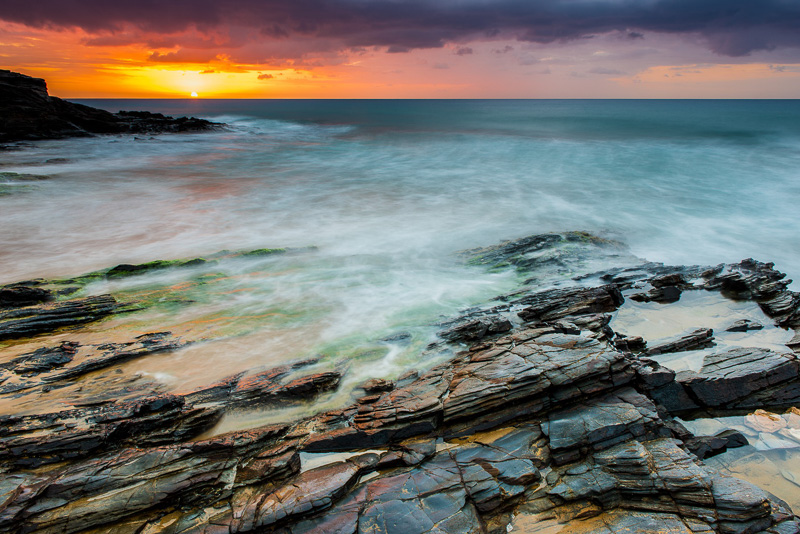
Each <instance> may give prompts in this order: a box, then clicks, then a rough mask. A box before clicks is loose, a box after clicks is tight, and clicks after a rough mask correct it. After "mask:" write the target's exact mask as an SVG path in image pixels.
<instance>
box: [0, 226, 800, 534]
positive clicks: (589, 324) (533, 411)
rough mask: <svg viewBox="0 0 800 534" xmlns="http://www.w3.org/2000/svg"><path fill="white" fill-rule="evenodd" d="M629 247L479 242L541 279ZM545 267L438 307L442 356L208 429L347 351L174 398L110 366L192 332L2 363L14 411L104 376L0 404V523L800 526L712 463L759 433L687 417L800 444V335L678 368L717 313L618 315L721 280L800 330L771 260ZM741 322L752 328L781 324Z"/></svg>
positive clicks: (14, 324)
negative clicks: (61, 398)
mask: <svg viewBox="0 0 800 534" xmlns="http://www.w3.org/2000/svg"><path fill="white" fill-rule="evenodd" d="M573 245H575V246H577V247H578V248H577V249H573V248H565V246H568V247H572V246H573ZM617 248H618V244H616V243H613V242H605V241H604V240H600V239H598V238H594V237H593V236H590V235H588V234H583V233H578V232H572V233H568V234H546V235H543V236H531V237H529V238H525V239H522V240H518V241H514V242H509V243H504V244H502V245H499V246H497V247H490V248H488V249H476V250H473V251H467V252H466V253H465V257H466V259H467V260H468V261H469V262H470V263H473V264H475V265H477V266H479V267H476V268H484V269H497V268H514V269H518V270H520V272H522V273H524V274H525V275H526V276H527V275H528V274H530V275H532V276H533V275H535V273H536V272H537V270H538V269H541V268H542V265H543V264H547V265H548V266H550V267H555V268H556V269H557V270H558V269H561V270H563V271H564V272H565V273H568V272H570V265H571V262H574V261H578V260H580V261H583V260H584V259H585V258H584V257H583V256H584V255H585V254H587V251H589V253H591V254H612V255H613V254H616V253H617V252H616V249H617ZM565 250H580V251H581V252H580V253H579V256H580V257H577V256H575V255H574V254H573V255H570V253H565V252H564V251H565ZM285 252H286V251H285V250H283V249H264V250H262V251H252V252H240V253H227V256H225V257H234V258H235V257H241V256H246V255H247V254H257V253H263V254H275V253H278V254H282V253H285ZM188 261H189V260H185V261H178V262H151V263H149V264H143V265H141V266H118V267H115V268H112V269H107V270H104V271H98V272H96V273H89V275H86V277H84V278H81V277H77V278H74V279H70V280H62V281H42V280H39V281H31V282H25V283H19V284H14V285H11V286H4V287H2V288H0V306H2V309H0V337H3V338H6V339H10V338H20V337H23V338H24V337H29V336H31V335H34V334H36V333H38V332H44V331H48V330H49V331H52V330H56V329H63V328H70V327H74V326H75V325H80V324H85V323H86V322H91V321H96V320H98V319H100V318H102V317H103V316H105V315H106V314H114V313H127V312H129V311H130V309H132V308H131V306H130V303H121V302H117V301H116V300H115V299H114V297H113V296H111V295H105V296H93V297H87V298H83V299H70V298H69V295H70V293H71V291H72V290H74V288H73V289H72V290H66V291H65V290H64V288H69V287H71V286H70V284H73V285H74V284H80V283H81V281H82V280H91V279H94V278H96V277H116V276H136V275H138V274H141V273H143V272H147V271H149V270H151V269H173V268H183V267H186V263H187V262H188ZM192 261H197V260H192ZM203 261H208V260H205V259H204V260H203ZM529 282H530V284H529V285H527V286H526V287H524V288H523V289H521V290H520V291H517V292H515V293H514V294H513V295H505V296H501V297H498V299H497V300H495V301H494V302H491V303H487V305H486V306H482V307H479V308H474V309H470V310H467V311H466V312H465V313H464V314H463V315H462V316H459V317H456V318H452V319H450V320H448V321H444V322H443V323H442V328H443V329H442V330H441V332H440V334H439V338H440V340H439V341H438V342H437V343H435V344H434V345H432V346H431V347H429V348H430V349H431V350H433V349H434V348H436V347H450V348H452V349H453V350H455V351H456V352H455V357H453V358H452V359H450V360H448V361H446V362H444V363H441V364H439V365H436V366H435V367H433V368H431V369H429V370H427V371H424V372H421V373H417V372H409V373H406V375H404V376H402V377H400V378H399V379H398V380H396V381H389V380H378V379H375V380H370V381H368V382H367V383H365V384H363V385H362V389H361V390H360V391H361V393H360V395H359V396H358V398H357V399H356V400H355V402H354V403H353V404H352V405H349V406H346V407H344V408H342V409H338V410H334V411H328V412H325V413H320V414H317V415H313V416H310V417H305V418H302V419H300V420H297V421H290V422H287V423H285V424H273V425H267V426H262V427H258V428H253V429H249V430H245V431H238V432H230V433H227V434H221V435H213V436H212V437H204V432H206V431H207V430H209V429H210V428H211V427H213V426H214V425H215V424H216V423H217V422H218V421H219V420H220V418H221V417H222V416H223V414H224V413H226V412H227V411H229V410H232V409H235V408H236V407H242V406H247V407H253V406H262V407H263V409H265V410H267V409H270V407H275V406H284V405H286V404H287V403H294V402H313V399H314V398H315V396H317V395H319V394H321V393H323V392H326V391H332V390H335V389H336V388H337V387H339V384H340V382H341V380H342V378H343V377H344V376H345V375H346V373H347V369H346V367H341V368H337V369H335V370H331V371H325V372H315V371H314V369H313V365H314V364H315V363H316V362H315V360H313V359H312V360H306V361H298V362H295V363H293V364H288V365H284V366H280V367H276V368H273V369H268V370H263V371H259V372H256V373H253V374H248V375H244V374H238V375H234V376H231V377H228V378H226V379H223V380H221V381H220V382H218V383H215V384H210V385H208V386H206V387H203V388H199V389H196V390H193V391H189V392H185V393H181V394H174V393H162V394H158V393H157V392H155V393H154V391H152V390H148V389H147V388H144V389H140V390H137V389H136V388H135V387H133V388H132V389H131V387H130V385H123V386H122V389H119V387H118V386H114V387H112V386H111V385H110V384H111V383H110V382H108V377H105V378H104V377H103V375H102V374H101V375H100V376H99V377H98V374H97V373H96V372H97V371H99V370H104V369H108V370H110V369H113V366H114V365H116V364H118V363H120V362H123V361H129V360H131V359H135V358H141V357H145V356H147V355H148V354H153V353H156V352H161V351H172V350H176V349H177V348H180V347H181V346H183V345H184V344H185V341H183V340H181V339H179V338H176V337H175V336H173V335H172V334H170V333H169V332H153V333H149V334H145V335H142V336H138V337H137V338H136V339H131V340H129V341H127V342H122V343H104V344H99V345H83V344H80V343H77V342H64V343H61V344H60V345H58V346H49V347H48V346H45V347H42V348H41V349H38V350H36V351H34V352H31V353H26V354H23V355H17V356H15V357H14V358H5V359H3V360H2V362H0V399H2V398H5V400H6V401H7V402H10V403H11V404H10V405H11V406H13V405H14V403H22V402H23V401H24V399H26V398H33V397H35V396H36V395H39V394H41V393H42V392H43V391H49V390H50V389H58V388H65V389H63V391H68V388H70V387H73V386H74V384H75V383H76V381H79V380H83V381H84V382H81V384H82V386H81V387H85V388H86V392H87V393H86V394H85V395H84V396H83V397H80V396H79V397H78V398H82V399H83V401H82V403H81V402H76V403H75V404H74V406H73V407H72V408H70V409H67V410H62V411H58V412H49V413H29V414H26V415H18V414H15V413H8V414H7V415H3V416H2V417H0V419H2V422H3V425H2V427H1V428H0V466H2V467H1V468H2V470H3V475H2V478H1V479H0V530H2V531H5V532H48V533H49V532H109V531H113V532H130V533H150V532H169V533H188V532H204V533H211V532H282V533H291V534H299V533H310V532H318V533H332V532H337V533H355V532H392V533H403V534H412V533H429V532H431V533H432V532H447V533H455V532H459V533H461V532H475V533H478V532H489V533H500V532H530V533H551V532H552V533H555V532H560V533H565V534H566V533H572V532H609V533H610V532H617V531H625V532H640V533H646V532H647V533H649V532H686V533H689V532H719V533H726V534H727V533H737V534H744V533H755V532H769V533H771V534H788V533H797V532H800V520H798V518H797V517H796V516H795V515H794V512H793V511H792V510H791V508H790V507H789V505H788V504H787V503H785V502H784V501H782V500H780V499H779V498H778V497H775V496H773V495H771V494H769V493H767V492H766V491H764V490H763V489H760V488H759V487H757V486H755V485H753V484H751V483H748V482H745V481H743V480H740V479H737V478H734V477H732V476H729V475H726V474H724V473H722V472H721V471H719V470H717V469H715V468H713V467H711V466H710V465H709V464H708V463H706V462H704V459H709V458H712V457H714V456H715V455H719V454H720V453H723V452H724V451H726V450H728V449H732V448H736V447H752V445H750V444H749V441H748V437H747V436H745V435H743V434H742V433H741V432H738V431H732V430H728V431H724V432H719V433H716V434H714V435H695V434H693V433H692V432H690V431H689V430H688V428H687V426H686V424H684V421H685V420H691V419H696V418H702V417H709V416H713V417H719V416H727V415H740V416H741V415H744V414H749V415H748V416H747V417H748V418H749V421H750V424H751V425H754V428H759V429H760V432H761V433H762V435H763V437H762V439H767V438H769V439H772V437H773V434H772V433H775V434H774V438H775V439H781V440H783V442H784V445H783V447H785V448H792V447H794V448H800V410H798V407H800V360H798V356H797V354H796V353H795V352H794V350H797V349H798V346H799V345H800V343H798V339H800V335H797V334H795V336H794V338H793V339H792V340H791V341H789V342H788V344H787V345H788V346H787V347H786V348H785V350H780V351H778V350H771V349H768V348H760V347H748V346H746V344H744V346H742V347H740V348H733V349H725V350H711V352H709V353H707V354H705V356H703V359H702V365H701V366H700V368H699V369H698V370H682V371H678V372H676V371H675V370H673V369H670V368H668V367H665V366H662V365H661V364H659V363H658V362H657V361H656V360H654V359H653V358H657V357H658V356H659V355H663V354H674V353H684V352H685V351H687V350H692V349H695V348H697V347H707V346H708V345H709V344H713V343H714V340H715V339H716V336H715V333H714V332H713V330H712V329H708V328H698V329H695V330H693V331H690V332H688V333H687V334H686V335H684V336H679V337H678V338H677V339H675V340H673V341H670V342H668V343H659V344H651V343H649V342H648V340H647V339H642V338H641V337H636V336H628V335H625V333H623V332H616V331H614V330H613V328H612V317H613V314H614V313H615V312H616V311H617V310H619V309H620V307H621V306H623V304H624V303H625V302H626V300H630V301H635V302H656V303H660V304H659V305H661V306H665V307H668V306H672V305H674V304H673V303H675V302H677V301H679V300H680V299H681V297H682V296H683V295H686V294H689V293H709V294H716V295H720V296H722V297H723V298H726V299H736V300H737V301H752V302H755V303H757V305H758V306H759V307H760V309H761V310H763V312H764V313H765V314H766V316H767V317H769V318H770V319H771V321H773V322H774V325H776V326H778V327H780V328H783V329H788V330H789V331H792V330H793V331H794V332H795V333H796V332H798V331H800V311H799V308H800V295H798V294H796V293H794V292H792V291H790V290H789V289H788V281H786V280H785V278H784V276H783V274H782V273H780V272H778V271H776V270H775V269H774V268H773V266H772V265H771V264H765V263H760V262H757V261H754V260H744V261H742V262H740V263H737V264H728V265H718V266H714V267H684V266H680V267H670V266H665V265H661V264H654V263H646V262H642V263H639V264H636V265H625V266H623V267H620V268H616V269H610V270H605V271H602V272H597V273H592V274H589V275H581V276H575V277H573V278H572V279H569V278H568V279H567V280H566V281H564V282H563V283H562V284H561V286H562V287H556V288H554V289H546V290H543V291H542V290H540V289H538V288H537V285H536V279H535V276H534V277H533V278H530V279H529ZM58 288H61V289H58ZM133 308H135V306H134V307H133ZM126 310H128V311H126ZM29 318H34V319H35V321H34V322H30V321H31V319H29ZM732 319H737V318H732ZM20 321H22V323H21V322H20ZM25 321H28V322H25ZM731 322H732V323H733V324H732V325H731V328H732V329H733V330H732V331H734V332H745V335H746V333H747V332H748V331H751V330H753V329H757V328H758V326H761V327H762V328H763V327H764V325H756V324H754V323H753V322H752V321H744V320H740V321H733V320H732V321H731ZM20 324H24V325H26V326H25V328H22V327H21V326H20ZM32 324H34V325H35V326H30V325H32ZM697 326H698V327H702V326H703V325H702V324H700V325H697ZM59 331H61V330H59ZM717 335H722V333H719V334H717ZM93 377H94V378H93ZM92 380H95V381H96V382H97V384H96V385H95V386H92V384H91V381H92ZM86 381H88V382H86ZM115 387H116V389H115ZM7 405H8V404H7Z"/></svg>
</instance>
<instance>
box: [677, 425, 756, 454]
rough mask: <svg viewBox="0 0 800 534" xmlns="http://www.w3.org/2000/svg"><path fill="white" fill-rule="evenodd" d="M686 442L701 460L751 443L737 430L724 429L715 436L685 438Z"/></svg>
mask: <svg viewBox="0 0 800 534" xmlns="http://www.w3.org/2000/svg"><path fill="white" fill-rule="evenodd" d="M684 443H685V444H686V447H687V448H688V449H689V450H690V451H692V452H693V453H694V455H695V456H697V457H698V458H700V459H701V460H703V459H705V458H711V457H712V456H716V455H717V454H722V453H723V452H725V451H727V450H728V449H735V448H737V447H745V446H747V445H749V442H748V441H747V437H745V435H744V434H742V433H741V432H739V431H737V430H724V431H722V432H720V433H718V434H715V435H713V436H694V437H691V438H687V439H684Z"/></svg>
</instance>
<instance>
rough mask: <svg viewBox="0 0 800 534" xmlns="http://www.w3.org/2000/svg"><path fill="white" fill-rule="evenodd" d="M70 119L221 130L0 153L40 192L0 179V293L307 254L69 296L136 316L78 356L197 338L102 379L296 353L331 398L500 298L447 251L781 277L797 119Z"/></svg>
mask: <svg viewBox="0 0 800 534" xmlns="http://www.w3.org/2000/svg"><path fill="white" fill-rule="evenodd" d="M83 103H86V104H90V105H93V106H97V107H101V108H105V109H108V110H111V111H118V110H121V109H124V110H139V109H145V110H149V111H154V112H163V113H166V114H169V115H175V116H181V115H191V116H197V117H202V118H206V119H211V120H215V121H219V122H223V123H225V124H226V125H227V126H226V128H225V129H223V130H221V131H216V132H205V133H191V134H176V135H156V136H150V135H137V136H132V135H131V136H102V137H93V138H78V139H67V140H54V141H40V142H35V143H28V144H26V145H24V146H23V147H22V148H21V149H20V150H14V151H11V150H6V151H3V152H0V173H24V174H32V175H41V176H45V177H48V178H47V179H39V180H32V179H22V178H20V177H15V175H12V174H0V266H2V269H1V270H0V283H7V282H14V281H18V280H27V279H31V278H35V277H47V278H52V277H67V276H74V275H79V274H81V273H85V272H88V271H92V270H95V269H100V268H105V267H111V266H114V265H117V264H119V263H141V262H147V261H151V260H155V259H176V258H191V257H197V256H206V255H209V254H212V253H214V252H217V251H219V250H223V249H227V250H246V249H256V248H263V247H316V248H315V249H313V250H311V251H307V252H304V253H298V254H288V255H279V256H275V257H264V258H261V259H258V260H253V261H249V262H247V261H245V262H239V263H235V262H234V263H220V264H219V265H216V266H214V267H209V268H207V269H205V270H203V269H198V270H189V271H182V270H181V271H164V272H160V273H153V274H151V275H147V276H142V277H133V278H130V279H127V280H122V281H108V282H98V283H96V284H92V285H90V286H89V287H87V289H86V292H85V294H99V293H103V292H112V293H114V294H116V295H122V296H123V297H125V296H127V297H130V298H138V299H144V300H148V299H149V300H148V302H150V303H154V302H155V303H157V304H158V305H155V306H153V307H152V308H150V309H148V310H145V311H143V312H140V313H138V314H129V315H124V316H120V317H119V318H116V319H113V320H110V321H107V322H104V323H100V324H97V325H93V326H89V327H87V328H85V329H84V331H83V333H84V334H85V335H86V336H87V337H86V339H88V340H97V341H98V342H100V341H101V340H102V339H104V338H105V337H108V336H109V335H110V334H109V332H117V333H118V335H119V337H122V338H124V337H125V336H128V337H130V336H132V335H134V334H139V333H143V332H147V331H153V330H172V331H174V332H176V333H177V334H178V335H181V336H183V337H184V338H185V339H188V340H191V341H201V340H216V341H209V342H208V343H197V344H195V345H193V346H192V347H190V348H187V349H184V350H182V351H179V352H177V353H173V354H167V355H160V356H157V357H156V356H154V357H151V358H145V359H141V360H138V361H135V362H131V363H129V364H126V366H125V367H124V369H123V370H124V372H127V373H138V374H139V375H141V376H146V377H149V379H152V380H155V381H157V382H159V383H163V384H165V385H166V387H168V389H175V390H180V389H181V388H183V389H191V388H193V387H199V386H201V385H203V384H206V383H209V382H210V381H212V380H213V379H218V378H220V377H222V376H226V375H229V374H233V373H235V372H239V371H244V370H248V369H253V368H256V367H258V366H262V367H263V366H269V365H275V364H278V363H282V362H285V361H291V360H296V359H299V358H304V357H310V356H315V357H320V356H321V357H322V358H323V360H328V361H330V362H332V364H335V363H337V362H338V363H339V364H340V363H342V362H350V364H351V367H350V370H349V371H348V373H347V375H346V377H347V378H346V382H347V383H348V384H350V385H353V384H355V383H357V382H358V381H360V380H363V379H364V378H366V377H371V376H389V377H391V376H397V375H398V374H400V373H402V372H403V371H405V370H407V369H409V368H415V367H420V366H424V365H429V364H430V363H431V361H430V360H429V359H428V358H427V356H420V354H423V349H424V347H425V346H426V345H427V343H429V342H430V341H431V339H432V336H433V332H435V326H434V324H435V322H436V321H437V320H440V319H441V318H443V317H448V316H452V315H453V314H454V313H456V312H457V311H458V310H460V309H463V308H464V307H467V306H471V305H474V304H477V303H480V302H482V301H485V300H486V299H488V298H491V297H492V296H494V295H498V294H500V293H503V292H506V291H510V290H512V289H513V288H514V287H516V284H518V283H519V280H518V279H517V278H516V275H515V274H514V273H512V272H497V273H487V272H485V271H483V270H481V269H478V268H475V267H471V266H468V265H464V263H463V262H462V261H460V260H458V258H457V257H456V256H455V255H454V253H455V252H456V251H458V250H461V249H465V248H472V247H478V246H485V245H491V244H494V243H497V242H499V241H501V240H504V239H513V238H518V237H522V236H525V235H530V234H535V233H545V232H557V231H567V230H583V231H588V232H591V233H595V234H598V235H601V236H604V237H608V238H613V239H617V240H620V241H622V242H624V243H626V244H627V245H628V246H629V247H630V249H631V251H632V252H633V254H635V255H637V256H639V257H641V258H645V259H647V260H651V261H662V262H666V263H671V264H685V263H691V264H716V263H720V262H735V261H739V260H741V259H743V258H746V257H754V258H756V259H759V260H762V261H774V262H775V263H776V267H777V268H778V269H780V270H782V271H784V272H786V273H788V274H789V276H790V277H794V278H798V277H800V232H798V226H799V225H798V223H799V222H800V216H798V214H797V213H798V212H797V205H798V201H799V200H800V101H737V100H725V101H709V100H692V101H686V100H681V101H651V100H643V101H638V100H637V101H608V100H603V101H596V100H588V101H587V100H561V101H559V100H502V101H497V100H491V101H488V100H421V101H419V100H366V101H365V100H359V101H353V100H335V101H334V100H288V101H287V100H203V99H194V100H92V101H83ZM397 333H403V334H404V335H403V336H400V338H397V339H403V340H405V341H403V343H391V342H382V341H381V340H382V339H384V338H386V337H391V336H393V335H396V334H397ZM70 335H72V336H73V337H74V336H75V334H70V333H66V334H60V336H61V337H60V338H58V339H61V338H63V339H71V338H70ZM92 336H94V337H92ZM54 339H55V338H54ZM409 340H410V341H409ZM34 345H35V343H32V344H22V345H20V346H19V347H16V345H15V347H16V348H15V350H16V351H17V352H20V351H23V350H28V349H30V348H35V347H33V346H34ZM39 345H41V343H39ZM12 348H14V347H12Z"/></svg>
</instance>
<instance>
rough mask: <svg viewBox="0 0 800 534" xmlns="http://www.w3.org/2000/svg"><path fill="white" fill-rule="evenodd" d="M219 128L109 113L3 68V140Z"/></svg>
mask: <svg viewBox="0 0 800 534" xmlns="http://www.w3.org/2000/svg"><path fill="white" fill-rule="evenodd" d="M219 127H221V125H220V124H216V123H212V122H209V121H206V120H203V119H196V118H186V117H180V118H178V119H173V118H172V117H166V116H164V115H162V114H160V113H148V112H146V111H121V112H119V113H109V112H108V111H104V110H101V109H96V108H92V107H89V106H84V105H82V104H76V103H73V102H68V101H66V100H61V99H60V98H56V97H53V96H49V95H48V93H47V84H46V83H45V81H44V80H42V79H39V78H31V77H30V76H25V75H24V74H19V73H16V72H11V71H8V70H0V143H2V142H12V141H23V140H35V139H57V138H62V137H81V136H87V135H92V134H119V133H148V134H150V133H162V132H190V131H205V130H214V129H218V128H219Z"/></svg>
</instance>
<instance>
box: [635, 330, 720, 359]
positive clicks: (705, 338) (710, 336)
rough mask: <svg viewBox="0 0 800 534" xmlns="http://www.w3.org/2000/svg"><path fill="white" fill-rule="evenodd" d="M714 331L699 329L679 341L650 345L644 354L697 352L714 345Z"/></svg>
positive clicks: (684, 335)
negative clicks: (696, 350)
mask: <svg viewBox="0 0 800 534" xmlns="http://www.w3.org/2000/svg"><path fill="white" fill-rule="evenodd" d="M713 340H714V331H713V330H712V329H711V328H698V329H696V330H693V331H692V332H688V333H686V334H683V335H682V336H680V337H679V338H678V339H674V340H671V341H667V342H664V343H659V344H657V345H650V346H649V347H648V348H647V349H646V350H645V351H644V354H645V355H647V356H655V355H657V354H667V353H670V352H683V351H685V350H695V349H701V348H704V347H709V346H711V345H713Z"/></svg>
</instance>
